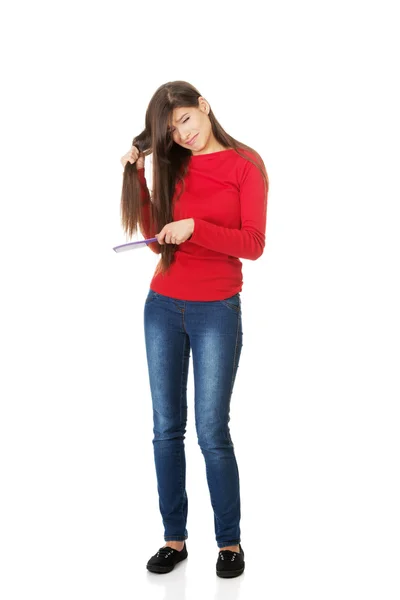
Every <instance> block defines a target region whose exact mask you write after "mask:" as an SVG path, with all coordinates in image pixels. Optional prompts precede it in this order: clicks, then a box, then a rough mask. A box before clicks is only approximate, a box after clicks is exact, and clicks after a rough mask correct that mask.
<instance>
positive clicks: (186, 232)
mask: <svg viewBox="0 0 400 600" xmlns="http://www.w3.org/2000/svg"><path fill="white" fill-rule="evenodd" d="M193 231H194V219H181V220H180V221H172V223H167V224H166V225H164V227H163V228H162V229H161V231H160V233H156V235H155V237H156V238H157V241H158V243H159V244H176V245H178V246H179V244H182V243H183V242H186V240H187V239H188V238H190V236H191V235H192V233H193Z"/></svg>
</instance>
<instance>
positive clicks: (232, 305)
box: [220, 292, 241, 313]
mask: <svg viewBox="0 0 400 600" xmlns="http://www.w3.org/2000/svg"><path fill="white" fill-rule="evenodd" d="M220 302H221V304H223V305H224V306H226V307H227V308H229V309H230V310H233V311H235V312H237V313H239V312H240V309H241V299H240V292H238V293H237V294H235V295H234V296H231V297H230V298H224V300H220Z"/></svg>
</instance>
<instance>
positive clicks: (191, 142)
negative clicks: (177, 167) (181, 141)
mask: <svg viewBox="0 0 400 600" xmlns="http://www.w3.org/2000/svg"><path fill="white" fill-rule="evenodd" d="M198 135H199V134H198V133H196V135H195V136H193V137H192V139H191V140H189V141H188V142H186V143H187V144H189V146H191V145H192V144H193V142H194V141H195V139H196V138H197V136H198Z"/></svg>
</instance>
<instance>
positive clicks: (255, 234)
mask: <svg viewBox="0 0 400 600" xmlns="http://www.w3.org/2000/svg"><path fill="white" fill-rule="evenodd" d="M266 195H268V192H267V190H265V188H264V178H263V176H262V174H261V173H260V171H259V169H258V168H257V167H256V166H254V165H253V164H252V163H250V162H249V161H247V164H246V165H245V167H244V169H243V173H242V177H241V181H240V214H241V228H240V229H232V228H229V227H221V226H220V225H215V224H214V223H209V222H208V221H204V220H203V219H197V218H196V217H194V219H193V220H194V231H193V234H192V237H191V238H190V241H191V242H193V243H194V244H198V245H199V246H203V247H204V248H207V249H208V250H214V251H215V252H222V253H223V254H229V255H230V256H236V257H237V258H247V259H250V260H256V259H257V258H259V257H260V256H261V255H262V253H263V251H264V247H265V229H266V221H267V211H266V201H267V198H266Z"/></svg>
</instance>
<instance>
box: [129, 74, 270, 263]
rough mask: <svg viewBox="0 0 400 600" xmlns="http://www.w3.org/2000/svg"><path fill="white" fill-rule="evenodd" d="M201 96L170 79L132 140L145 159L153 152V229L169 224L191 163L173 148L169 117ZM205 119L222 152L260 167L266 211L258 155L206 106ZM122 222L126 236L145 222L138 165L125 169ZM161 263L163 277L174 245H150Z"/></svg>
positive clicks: (185, 153) (196, 103) (193, 104)
mask: <svg viewBox="0 0 400 600" xmlns="http://www.w3.org/2000/svg"><path fill="white" fill-rule="evenodd" d="M201 95H202V94H200V92H199V91H198V90H197V89H196V88H195V87H194V86H193V85H191V84H190V83H188V82H186V81H170V82H168V83H164V84H163V85H161V86H160V87H159V88H158V89H157V90H156V92H155V93H154V95H153V97H152V98H151V100H150V102H149V105H148V107H147V111H146V117H145V129H144V130H143V131H142V133H140V134H139V135H137V136H136V137H134V138H133V141H132V146H136V147H137V148H138V149H139V151H140V152H141V153H143V156H147V155H149V154H151V153H152V161H153V173H152V188H153V189H152V194H151V195H152V202H151V209H150V224H151V229H152V231H156V232H160V231H161V229H162V228H163V227H164V225H166V224H167V223H171V222H172V221H173V216H172V198H173V195H174V190H175V186H176V184H177V182H178V181H181V182H182V189H181V192H180V194H179V197H180V195H181V194H182V193H183V191H184V189H185V182H184V177H185V175H186V173H187V171H188V165H189V160H190V157H191V155H192V152H191V151H190V150H189V149H186V148H184V147H183V146H180V145H179V144H176V143H175V142H174V140H173V139H172V135H171V133H169V132H168V125H169V124H170V118H171V115H172V112H173V110H174V109H175V108H179V107H184V106H185V107H186V106H189V107H196V108H198V106H199V101H198V99H199V97H200V96H201ZM208 116H209V118H210V121H211V127H212V132H213V134H214V136H215V138H216V140H217V141H218V142H219V143H220V144H221V145H222V146H223V147H224V148H232V149H234V150H236V152H237V153H238V154H239V155H240V156H242V157H243V158H245V159H246V160H250V162H251V163H253V164H254V165H255V166H256V167H258V168H259V169H260V171H261V173H262V175H263V177H264V181H265V204H264V207H265V210H266V203H267V195H268V188H269V180H268V175H267V171H266V169H265V165H264V163H263V161H262V159H261V157H260V155H259V154H258V153H257V152H256V151H255V150H253V148H250V146H246V144H243V143H242V142H239V141H238V140H236V139H235V138H233V137H232V136H230V135H229V134H228V133H227V132H226V131H225V130H224V129H223V127H222V126H221V125H220V124H219V122H218V121H217V119H216V117H215V116H214V113H213V111H212V110H211V108H210V112H209V113H208ZM239 150H245V151H248V152H251V153H252V154H253V156H254V159H255V160H254V161H253V160H252V159H251V158H249V156H248V155H245V156H244V155H243V154H241V153H240V152H239ZM121 221H122V227H123V230H124V231H125V233H127V234H128V235H129V236H132V235H133V234H135V233H137V228H138V226H139V229H140V230H141V231H142V226H143V220H142V213H141V190H140V183H139V179H138V173H137V167H136V163H133V164H131V163H130V162H129V161H128V162H127V163H126V165H125V170H124V175H123V183H122V195H121ZM149 247H150V248H151V249H152V250H153V251H154V252H156V253H157V254H161V259H160V262H159V264H158V267H157V272H161V273H162V274H165V272H166V271H167V269H169V267H170V266H171V264H172V262H173V259H174V254H175V251H176V249H177V246H176V245H175V244H166V243H164V244H158V243H157V242H155V243H154V244H150V246H149Z"/></svg>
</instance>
